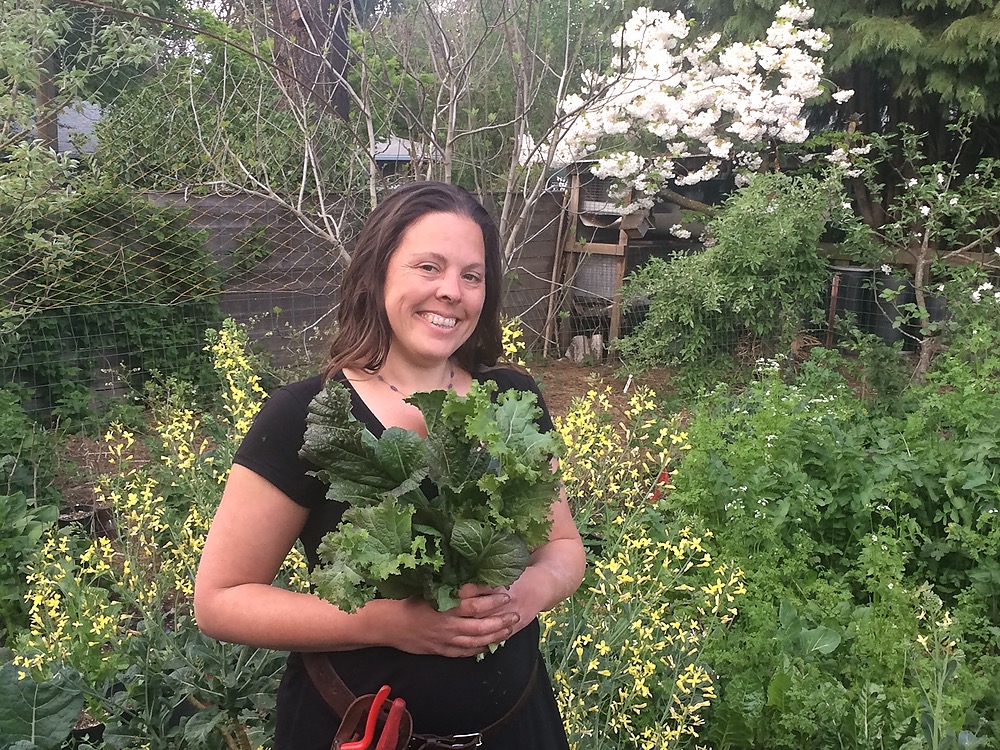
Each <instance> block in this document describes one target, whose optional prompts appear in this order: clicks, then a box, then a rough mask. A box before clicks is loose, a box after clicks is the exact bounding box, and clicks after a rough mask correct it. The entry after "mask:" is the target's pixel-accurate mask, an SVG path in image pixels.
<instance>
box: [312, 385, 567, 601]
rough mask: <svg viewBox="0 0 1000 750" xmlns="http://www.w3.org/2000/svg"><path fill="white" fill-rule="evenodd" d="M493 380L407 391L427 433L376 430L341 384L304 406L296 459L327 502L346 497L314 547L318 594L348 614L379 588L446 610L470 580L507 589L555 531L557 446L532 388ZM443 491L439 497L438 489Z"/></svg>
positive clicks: (329, 387) (383, 593) (388, 595)
mask: <svg viewBox="0 0 1000 750" xmlns="http://www.w3.org/2000/svg"><path fill="white" fill-rule="evenodd" d="M495 390H496V384H495V383H493V382H486V383H482V384H481V383H477V382H473V384H472V387H471V389H470V390H469V393H468V395H467V396H459V395H457V394H456V393H454V392H453V391H431V392H429V393H416V394H414V395H413V396H410V397H409V398H408V399H406V400H407V402H408V403H411V404H413V405H414V406H416V407H417V408H419V409H420V411H421V412H422V413H423V415H424V420H425V422H426V424H427V437H426V438H424V437H421V436H420V435H418V434H417V433H415V432H412V431H410V430H404V429H401V428H398V427H391V428H389V429H387V430H386V431H385V432H384V433H383V434H382V437H381V438H375V437H374V436H373V435H372V434H371V432H369V431H368V430H367V429H366V428H365V426H364V425H363V424H362V423H361V422H359V421H357V420H356V419H355V418H354V417H353V415H352V414H351V399H350V394H349V393H348V391H347V389H346V388H345V387H344V386H343V385H342V384H340V383H338V382H335V381H332V380H331V381H329V382H327V384H326V386H325V387H324V389H323V390H322V391H320V392H319V394H317V396H316V397H315V398H314V399H313V400H312V403H310V405H309V414H308V417H307V426H306V433H305V442H304V445H303V447H302V451H301V455H302V456H303V458H305V459H307V460H308V461H310V462H312V463H313V464H314V465H315V466H317V467H319V470H318V471H316V472H315V474H316V476H317V477H319V478H320V479H321V480H323V481H324V482H327V483H329V485H330V489H329V492H328V493H327V499H329V500H334V501H343V502H346V503H348V504H349V507H348V508H347V509H346V510H345V511H344V516H343V521H342V523H341V524H340V526H339V527H338V528H337V529H336V530H335V531H333V532H331V533H329V534H327V535H326V536H325V537H324V538H323V541H322V543H321V544H320V546H319V550H318V554H319V559H320V563H321V564H320V565H319V566H317V568H316V570H315V571H314V572H313V576H312V580H313V584H314V585H315V587H316V593H317V594H318V595H319V596H321V597H322V598H324V599H326V600H327V601H330V602H332V603H333V604H335V605H336V606H337V607H339V608H340V609H342V610H344V611H346V612H353V611H354V610H356V609H357V608H358V607H361V606H363V605H364V604H365V603H367V602H368V601H370V600H372V599H373V598H375V596H376V594H379V595H381V596H383V597H386V598H391V599H404V598H408V597H410V596H415V595H416V596H422V597H424V598H425V599H426V600H427V601H429V602H430V603H431V604H432V605H433V606H434V607H436V608H437V609H439V610H444V609H450V608H451V607H454V606H456V605H457V604H458V598H457V592H458V589H459V588H460V587H461V586H462V585H463V584H465V583H476V584H481V585H485V586H491V587H497V586H507V585H509V584H511V583H513V582H514V581H515V580H517V578H518V577H519V576H520V575H521V573H522V572H524V569H525V567H526V566H527V564H528V557H529V550H530V549H532V548H533V547H537V546H539V545H541V544H543V543H544V542H545V540H546V539H547V538H548V533H549V528H550V526H551V519H550V518H549V512H550V510H551V506H552V503H553V501H554V500H555V498H556V495H557V493H558V482H559V479H558V476H557V475H556V474H555V473H554V472H553V471H552V468H551V463H550V459H551V458H552V457H553V456H555V455H557V454H558V452H559V448H560V445H561V444H560V443H559V442H558V438H557V437H556V435H555V433H542V432H539V430H538V427H537V425H536V423H535V418H536V417H537V416H538V414H539V409H538V407H537V406H536V405H535V395H534V394H533V393H530V392H521V391H515V390H510V391H507V392H506V393H502V394H500V395H499V396H498V397H497V398H496V400H495V401H494V400H493V399H492V394H493V392H494V391H495ZM435 491H436V494H435Z"/></svg>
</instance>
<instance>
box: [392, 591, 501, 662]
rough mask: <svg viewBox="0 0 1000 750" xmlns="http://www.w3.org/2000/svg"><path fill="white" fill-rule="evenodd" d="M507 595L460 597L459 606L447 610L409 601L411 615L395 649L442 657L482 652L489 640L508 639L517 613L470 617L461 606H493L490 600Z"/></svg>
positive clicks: (487, 645) (494, 606)
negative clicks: (407, 626)
mask: <svg viewBox="0 0 1000 750" xmlns="http://www.w3.org/2000/svg"><path fill="white" fill-rule="evenodd" d="M501 597H506V599H507V601H509V596H508V595H507V594H506V593H504V594H487V595H485V596H477V597H475V598H474V599H472V600H464V601H463V602H462V604H461V605H459V606H458V607H455V608H454V609H450V610H448V611H447V612H437V611H435V610H434V609H433V608H432V607H431V606H430V605H428V604H427V603H426V602H424V601H421V600H410V601H409V602H408V604H407V608H408V610H409V615H410V617H411V618H412V619H411V623H412V627H409V628H406V629H405V631H404V632H405V635H404V633H400V635H403V637H404V639H405V640H404V641H403V642H401V643H400V644H399V646H398V647H399V648H401V649H403V650H404V651H409V652H411V653H420V654H439V655H442V656H473V655H475V654H480V653H483V652H484V651H486V650H487V648H488V647H489V646H490V645H491V644H493V643H499V642H500V641H503V640H506V639H507V638H509V637H510V636H511V635H512V634H513V633H514V632H515V629H516V627H517V624H518V621H519V620H520V617H519V615H518V614H517V613H516V612H513V611H501V612H497V613H495V614H490V615H487V616H472V615H468V614H464V613H463V611H462V610H463V609H465V608H471V609H472V610H477V609H480V608H481V609H484V610H489V609H495V608H496V607H497V606H498V604H497V602H496V601H493V600H494V599H498V598H501ZM480 600H482V601H480Z"/></svg>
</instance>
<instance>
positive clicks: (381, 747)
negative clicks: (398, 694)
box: [375, 698, 410, 750]
mask: <svg viewBox="0 0 1000 750" xmlns="http://www.w3.org/2000/svg"><path fill="white" fill-rule="evenodd" d="M405 713H406V701H404V700H403V699H402V698H395V699H394V700H393V701H392V706H391V707H390V708H389V716H388V717H386V720H385V726H383V727H382V736H381V737H379V740H378V744H377V745H376V746H375V750H396V748H397V747H399V725H400V722H401V721H402V720H403V716H404V715H405ZM409 736H410V732H409V730H407V732H406V737H407V738H409Z"/></svg>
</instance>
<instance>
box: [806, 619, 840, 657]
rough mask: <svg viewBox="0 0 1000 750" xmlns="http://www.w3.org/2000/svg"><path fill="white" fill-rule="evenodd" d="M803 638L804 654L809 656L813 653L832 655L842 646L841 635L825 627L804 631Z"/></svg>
mask: <svg viewBox="0 0 1000 750" xmlns="http://www.w3.org/2000/svg"><path fill="white" fill-rule="evenodd" d="M801 638H802V648H803V653H805V654H807V655H808V654H811V653H813V652H816V653H820V654H831V653H833V652H834V651H836V649H837V646H839V645H840V633H838V632H836V631H834V630H830V628H828V627H826V626H824V625H820V626H818V627H815V628H812V629H810V630H803V631H802V636H801Z"/></svg>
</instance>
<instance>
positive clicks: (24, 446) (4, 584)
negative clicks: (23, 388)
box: [0, 388, 59, 644]
mask: <svg viewBox="0 0 1000 750" xmlns="http://www.w3.org/2000/svg"><path fill="white" fill-rule="evenodd" d="M54 448H55V441H54V440H53V439H52V437H51V435H49V434H47V433H45V432H44V431H42V430H41V429H40V428H39V427H38V426H37V425H35V424H34V423H33V422H32V421H31V420H30V419H29V418H28V417H27V415H25V413H24V411H23V410H22V408H21V396H20V394H19V393H18V392H15V391H14V390H13V389H9V388H8V389H3V390H0V644H3V643H5V642H6V640H7V638H8V636H9V634H10V633H12V632H13V631H15V630H17V629H20V628H23V627H24V626H25V625H26V624H27V608H26V606H25V603H24V592H25V589H26V586H27V584H26V583H25V575H26V573H27V564H28V562H29V561H30V560H31V559H32V557H33V556H34V554H35V552H36V551H37V549H38V547H39V544H40V540H41V537H42V534H43V533H44V531H45V529H46V527H47V526H48V525H49V524H51V523H52V522H54V521H55V519H56V516H57V514H58V507H57V501H58V499H59V493H58V491H57V490H56V489H55V488H54V487H53V485H52V481H53V478H54V476H55V467H54V461H53V455H54Z"/></svg>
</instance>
